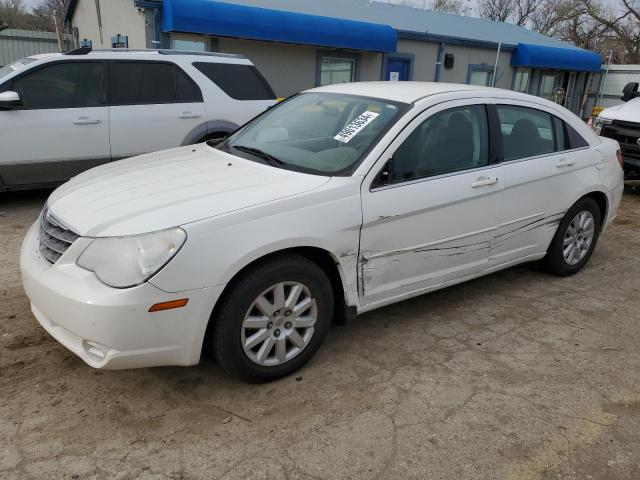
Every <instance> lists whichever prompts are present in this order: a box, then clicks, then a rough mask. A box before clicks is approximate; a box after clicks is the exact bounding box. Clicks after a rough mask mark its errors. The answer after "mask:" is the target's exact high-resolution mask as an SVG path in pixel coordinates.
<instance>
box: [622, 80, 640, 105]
mask: <svg viewBox="0 0 640 480" xmlns="http://www.w3.org/2000/svg"><path fill="white" fill-rule="evenodd" d="M637 96H638V82H629V83H627V84H626V85H625V86H624V88H623V89H622V97H620V100H622V101H623V102H628V101H629V100H633V99H634V98H636V97H637Z"/></svg>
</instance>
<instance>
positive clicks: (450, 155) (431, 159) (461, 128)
mask: <svg viewBox="0 0 640 480" xmlns="http://www.w3.org/2000/svg"><path fill="white" fill-rule="evenodd" d="M488 163H489V141H488V128H487V113H486V109H485V107H484V105H469V106H465V107H457V108H451V109H449V110H444V111H442V112H438V113H436V114H434V115H432V116H431V117H429V118H428V119H427V120H425V121H424V122H423V123H422V124H421V125H420V126H418V127H417V128H416V129H415V130H414V131H413V132H412V133H411V135H409V137H407V139H406V140H405V141H404V142H403V143H402V145H400V147H398V149H397V150H396V152H395V153H394V155H393V161H392V167H391V172H390V174H391V181H392V183H399V182H404V181H407V180H414V179H418V178H425V177H431V176H434V175H442V174H445V173H450V172H457V171H460V170H467V169H470V168H476V167H481V166H485V165H487V164H488Z"/></svg>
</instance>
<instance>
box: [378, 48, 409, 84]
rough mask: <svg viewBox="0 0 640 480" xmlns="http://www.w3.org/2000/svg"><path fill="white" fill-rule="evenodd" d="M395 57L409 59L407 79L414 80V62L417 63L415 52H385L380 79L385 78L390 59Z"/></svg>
mask: <svg viewBox="0 0 640 480" xmlns="http://www.w3.org/2000/svg"><path fill="white" fill-rule="evenodd" d="M395 59H398V60H404V61H408V62H409V63H408V68H407V80H409V81H410V80H413V64H414V63H416V56H415V55H414V54H413V53H399V52H394V53H385V54H384V55H383V57H382V69H381V71H380V80H385V78H386V75H387V65H388V64H389V61H390V60H391V61H393V60H395Z"/></svg>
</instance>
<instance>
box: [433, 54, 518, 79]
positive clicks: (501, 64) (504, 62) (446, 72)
mask: <svg viewBox="0 0 640 480" xmlns="http://www.w3.org/2000/svg"><path fill="white" fill-rule="evenodd" d="M444 53H445V54H446V53H452V54H453V55H454V62H453V68H451V69H446V68H444V65H443V67H442V72H441V75H440V81H441V82H454V83H466V82H467V75H468V72H469V65H480V64H487V65H490V66H492V67H493V66H494V64H495V62H496V53H497V49H496V50H489V49H484V48H475V47H468V46H461V45H446V46H445V50H444ZM443 60H444V56H443ZM510 61H511V52H504V51H503V52H500V58H499V61H498V74H497V77H496V83H495V86H496V87H498V88H507V89H510V88H511V82H512V78H513V69H512V68H511V66H510V64H509V63H510Z"/></svg>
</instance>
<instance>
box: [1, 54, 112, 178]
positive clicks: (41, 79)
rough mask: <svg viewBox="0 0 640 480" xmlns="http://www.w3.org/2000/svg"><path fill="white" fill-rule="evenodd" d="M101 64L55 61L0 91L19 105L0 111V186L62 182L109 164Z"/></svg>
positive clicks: (106, 109)
mask: <svg viewBox="0 0 640 480" xmlns="http://www.w3.org/2000/svg"><path fill="white" fill-rule="evenodd" d="M105 77H106V75H105V63H104V62H102V61H99V60H98V61H90V60H83V61H75V60H74V61H69V60H67V61H60V62H55V63H49V64H45V65H43V66H40V67H35V68H33V69H31V70H28V71H26V72H24V73H23V74H22V75H20V76H18V77H15V78H13V79H11V80H9V81H8V82H7V83H5V84H3V85H2V86H0V91H7V90H13V91H16V92H18V93H19V94H20V96H21V98H22V102H23V105H22V106H20V107H17V108H15V109H13V110H5V111H0V177H1V178H2V181H3V182H4V184H5V185H11V186H16V185H29V184H45V183H53V182H62V181H64V180H67V179H69V178H70V177H72V176H74V175H76V174H77V173H79V172H81V171H83V170H86V169H88V168H91V167H93V166H96V165H99V164H101V163H104V162H108V161H109V160H110V152H109V116H108V107H107V105H106V78H105Z"/></svg>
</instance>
